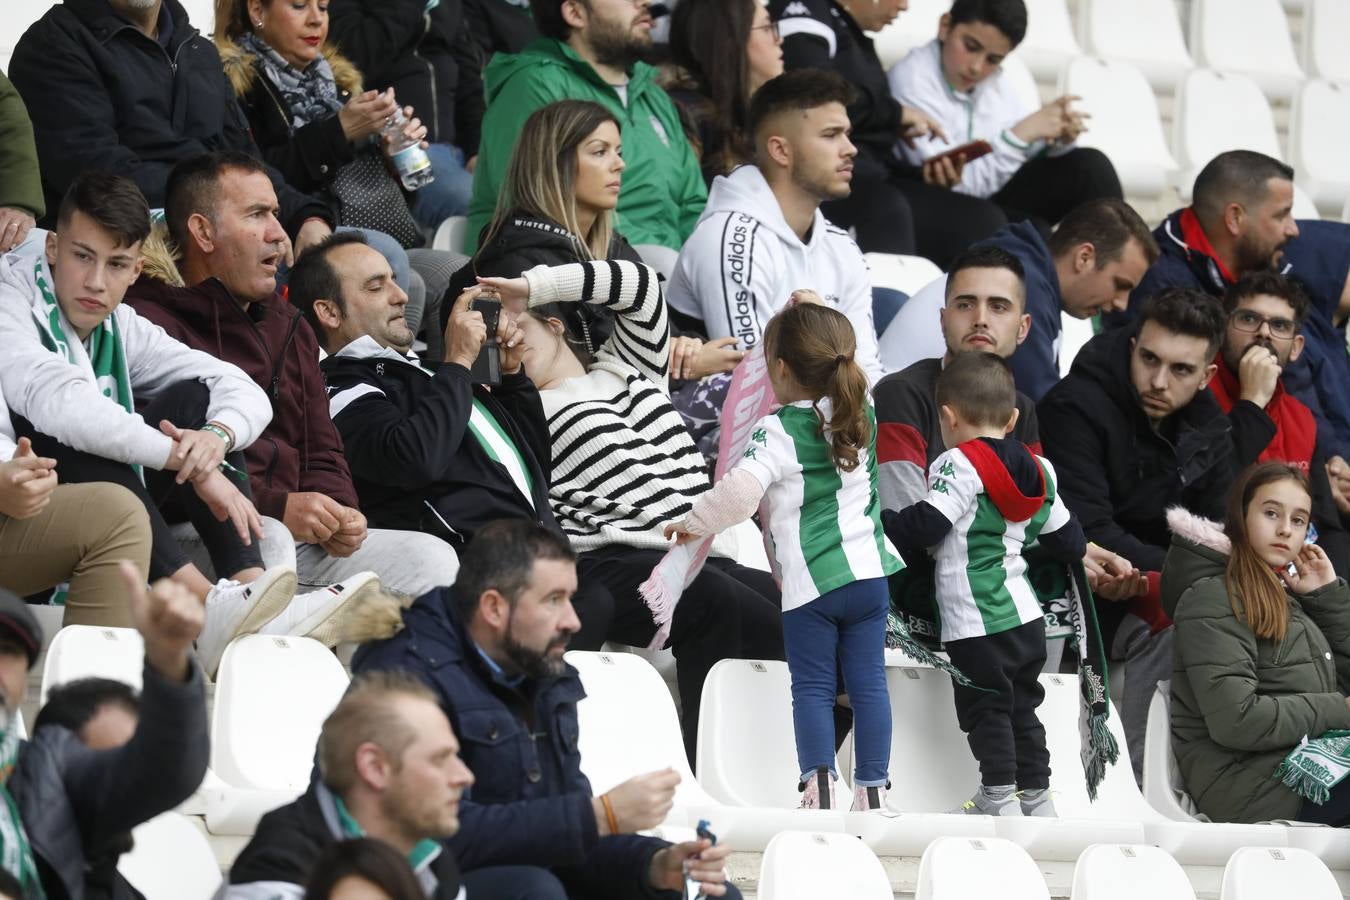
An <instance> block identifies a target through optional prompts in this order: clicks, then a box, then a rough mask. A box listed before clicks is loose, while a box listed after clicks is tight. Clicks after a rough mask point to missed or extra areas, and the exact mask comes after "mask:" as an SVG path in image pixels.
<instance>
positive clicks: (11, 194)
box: [0, 72, 46, 219]
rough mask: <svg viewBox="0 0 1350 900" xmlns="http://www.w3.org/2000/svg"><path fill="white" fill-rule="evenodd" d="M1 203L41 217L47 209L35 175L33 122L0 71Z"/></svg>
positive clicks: (35, 155) (36, 159)
mask: <svg viewBox="0 0 1350 900" xmlns="http://www.w3.org/2000/svg"><path fill="white" fill-rule="evenodd" d="M0 206H9V207H13V208H15V209H22V210H24V211H25V212H28V213H31V214H32V216H33V218H35V219H40V218H42V216H43V214H44V213H45V212H46V209H45V206H44V204H43V202H42V178H41V176H40V175H39V174H38V158H37V145H36V144H35V143H34V142H33V123H32V121H31V120H30V119H29V118H28V108H27V107H25V106H24V105H23V98H22V97H20V96H19V92H18V91H17V90H15V89H14V85H12V84H10V81H9V79H8V78H6V77H5V75H4V73H2V72H0Z"/></svg>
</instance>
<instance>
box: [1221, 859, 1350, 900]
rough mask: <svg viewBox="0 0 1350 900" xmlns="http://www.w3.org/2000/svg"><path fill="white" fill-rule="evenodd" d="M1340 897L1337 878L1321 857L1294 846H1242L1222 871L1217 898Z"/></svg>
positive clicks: (1320, 899) (1327, 899)
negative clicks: (1221, 883) (1221, 881)
mask: <svg viewBox="0 0 1350 900" xmlns="http://www.w3.org/2000/svg"><path fill="white" fill-rule="evenodd" d="M1271 897H1297V898H1298V900H1340V897H1341V889H1340V887H1339V886H1338V885H1337V884H1336V877H1335V876H1334V875H1332V874H1331V870H1330V869H1328V868H1327V867H1326V864H1324V863H1323V862H1322V861H1321V860H1320V859H1318V858H1317V857H1316V856H1313V855H1312V854H1311V853H1309V852H1308V851H1307V850H1300V849H1299V848H1297V847H1244V848H1242V849H1241V850H1239V851H1237V852H1236V853H1234V854H1233V857H1232V859H1230V860H1228V865H1227V866H1225V867H1224V870H1223V886H1222V887H1221V888H1220V889H1219V900H1270V898H1271Z"/></svg>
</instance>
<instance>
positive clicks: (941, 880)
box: [914, 837, 1050, 900]
mask: <svg viewBox="0 0 1350 900" xmlns="http://www.w3.org/2000/svg"><path fill="white" fill-rule="evenodd" d="M918 881H919V883H918V887H917V888H916V890H915V891H914V900H969V898H976V897H979V898H984V897H997V898H999V900H1049V898H1050V891H1049V889H1048V888H1047V887H1046V885H1045V879H1044V878H1043V877H1042V876H1041V870H1040V867H1039V866H1037V865H1036V863H1035V861H1034V860H1032V858H1031V857H1030V856H1029V855H1028V854H1027V851H1025V850H1023V849H1022V848H1021V847H1019V846H1017V845H1016V844H1014V843H1013V842H1012V841H1008V840H1004V839H1003V838H962V837H943V838H938V839H937V840H936V841H933V843H931V844H929V845H928V849H927V850H925V851H924V852H923V857H922V858H921V859H920V860H919V879H918Z"/></svg>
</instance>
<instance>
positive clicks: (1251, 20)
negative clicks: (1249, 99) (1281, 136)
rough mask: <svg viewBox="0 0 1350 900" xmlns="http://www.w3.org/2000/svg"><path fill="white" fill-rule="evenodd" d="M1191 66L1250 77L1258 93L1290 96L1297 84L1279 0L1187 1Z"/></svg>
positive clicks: (1294, 59) (1299, 71)
mask: <svg viewBox="0 0 1350 900" xmlns="http://www.w3.org/2000/svg"><path fill="white" fill-rule="evenodd" d="M1191 52H1192V53H1193V54H1194V56H1195V62H1196V64H1197V65H1200V66H1204V67H1206V68H1209V69H1215V70H1217V71H1220V72H1228V73H1237V74H1243V75H1247V76H1250V77H1251V78H1252V79H1253V80H1254V81H1256V83H1257V84H1259V85H1260V86H1261V89H1262V91H1264V92H1265V93H1266V94H1268V95H1270V96H1275V97H1292V96H1293V95H1294V91H1295V90H1297V89H1298V84H1299V82H1301V81H1302V80H1303V69H1302V67H1300V66H1299V64H1298V58H1297V57H1296V56H1295V55H1294V40H1293V37H1292V36H1291V35H1290V33H1289V20H1288V18H1287V17H1286V16H1285V13H1284V10H1283V9H1282V8H1281V7H1280V0H1191Z"/></svg>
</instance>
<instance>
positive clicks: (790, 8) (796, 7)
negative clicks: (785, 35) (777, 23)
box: [781, 3, 811, 19]
mask: <svg viewBox="0 0 1350 900" xmlns="http://www.w3.org/2000/svg"><path fill="white" fill-rule="evenodd" d="M809 15H811V10H809V9H807V7H806V4H805V3H789V4H788V5H787V8H786V9H784V10H783V15H782V16H781V18H784V19H786V18H787V17H788V16H809Z"/></svg>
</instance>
